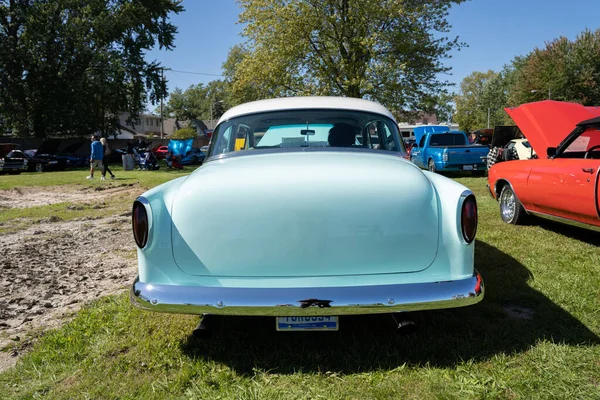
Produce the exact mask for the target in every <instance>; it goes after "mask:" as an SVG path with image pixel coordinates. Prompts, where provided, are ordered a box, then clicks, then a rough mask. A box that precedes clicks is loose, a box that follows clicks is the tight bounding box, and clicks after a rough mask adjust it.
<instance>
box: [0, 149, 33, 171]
mask: <svg viewBox="0 0 600 400" xmlns="http://www.w3.org/2000/svg"><path fill="white" fill-rule="evenodd" d="M17 147H19V145H18V144H16V143H0V174H4V173H9V174H20V173H21V171H24V170H26V169H27V159H26V158H25V157H23V155H22V153H21V154H19V153H20V152H19V153H13V151H14V150H16V149H17Z"/></svg>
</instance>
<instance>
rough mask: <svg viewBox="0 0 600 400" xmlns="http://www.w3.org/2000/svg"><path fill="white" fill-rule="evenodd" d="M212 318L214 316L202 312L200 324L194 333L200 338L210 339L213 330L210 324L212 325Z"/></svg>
mask: <svg viewBox="0 0 600 400" xmlns="http://www.w3.org/2000/svg"><path fill="white" fill-rule="evenodd" d="M211 320H212V318H211V317H210V315H208V314H202V316H201V317H200V322H198V326H196V327H195V328H194V330H193V331H192V335H193V336H194V337H196V338H198V339H208V338H209V337H210V336H211V334H212V331H211V330H210V326H211V325H212V323H211V322H210V321H211Z"/></svg>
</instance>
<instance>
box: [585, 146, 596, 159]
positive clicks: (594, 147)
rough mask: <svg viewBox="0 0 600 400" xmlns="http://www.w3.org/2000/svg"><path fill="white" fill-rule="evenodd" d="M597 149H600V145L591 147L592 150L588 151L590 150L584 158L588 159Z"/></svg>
mask: <svg viewBox="0 0 600 400" xmlns="http://www.w3.org/2000/svg"><path fill="white" fill-rule="evenodd" d="M596 149H600V144H597V145H595V146H592V147H590V148H589V149H588V150H587V151H586V152H585V155H584V156H583V158H588V155H589V154H590V153H591V152H592V151H594V150H596Z"/></svg>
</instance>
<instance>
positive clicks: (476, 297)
mask: <svg viewBox="0 0 600 400" xmlns="http://www.w3.org/2000/svg"><path fill="white" fill-rule="evenodd" d="M483 295H484V287H483V281H482V279H481V275H479V273H478V272H477V271H475V273H474V275H473V276H472V277H471V278H468V279H463V280H459V281H447V282H432V283H413V284H404V285H379V286H347V287H321V288H224V287H204V286H174V285H153V284H148V283H142V282H140V281H139V277H138V278H136V279H135V281H134V283H133V286H132V287H131V294H130V298H131V302H132V303H133V304H134V305H135V306H137V307H139V308H142V309H145V310H150V311H158V312H169V313H179V314H218V315H249V316H251V315H254V316H318V315H326V316H331V315H352V314H381V313H393V312H402V311H419V310H434V309H440V308H455V307H464V306H469V305H472V304H475V303H478V302H479V301H481V300H482V299H483Z"/></svg>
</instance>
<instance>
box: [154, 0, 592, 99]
mask: <svg viewBox="0 0 600 400" xmlns="http://www.w3.org/2000/svg"><path fill="white" fill-rule="evenodd" d="M183 6H184V7H185V8H186V11H185V12H183V13H181V14H179V15H175V16H173V18H172V22H173V23H174V24H175V25H177V26H178V29H179V33H178V35H177V36H176V40H175V45H176V47H175V49H174V50H173V51H158V50H155V51H152V52H150V53H148V54H147V59H149V60H154V59H156V60H158V61H160V62H161V63H162V64H163V66H164V67H166V68H172V69H173V71H166V72H165V75H166V78H167V80H168V81H169V82H168V86H169V91H172V90H173V89H175V87H179V88H181V89H187V88H188V87H189V86H190V85H195V84H198V83H207V82H209V81H211V80H214V79H219V76H213V75H220V74H221V73H222V69H221V65H222V64H223V62H224V61H225V60H226V58H227V54H228V52H229V49H230V48H231V47H232V46H234V45H235V44H238V43H241V42H242V37H241V36H240V32H241V29H242V27H241V25H240V24H238V23H237V20H238V14H239V12H240V9H239V8H238V6H237V4H236V3H235V1H233V0H218V1H217V0H184V1H183ZM448 20H449V21H450V23H451V24H452V26H453V27H452V32H451V34H450V35H451V36H456V35H458V36H459V38H460V40H461V41H463V42H466V43H467V44H468V46H469V47H467V48H463V49H462V50H461V51H458V52H455V53H454V54H453V57H452V58H451V59H450V60H447V61H446V63H447V65H449V66H451V67H452V76H448V77H447V79H448V80H449V81H451V82H454V83H456V84H457V85H458V84H459V83H460V81H461V80H462V79H463V78H464V77H465V76H467V75H469V74H470V73H471V72H473V71H487V70H489V69H491V70H494V71H499V70H500V69H501V68H502V66H503V65H504V64H507V63H509V62H510V61H511V60H512V59H513V58H514V57H515V56H518V55H525V54H527V53H529V52H530V51H532V50H533V49H534V48H535V47H544V45H545V43H546V42H548V41H551V40H552V39H555V38H558V37H559V36H566V37H567V38H569V39H571V40H573V39H575V37H576V36H577V35H578V34H579V33H581V32H582V31H583V30H584V29H586V28H587V29H590V30H595V29H597V28H599V27H600V1H599V0H569V1H565V0H520V1H518V0H471V1H467V2H465V3H462V4H460V5H457V6H455V7H454V8H453V9H452V10H451V12H450V15H449V17H448ZM176 71H186V72H196V73H202V74H206V75H200V74H188V73H183V72H176Z"/></svg>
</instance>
